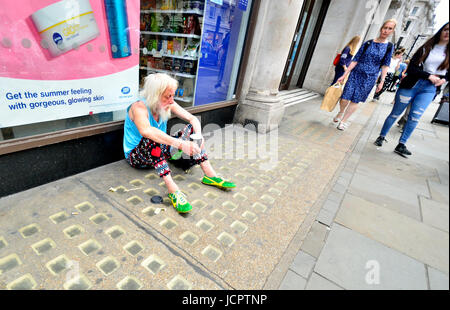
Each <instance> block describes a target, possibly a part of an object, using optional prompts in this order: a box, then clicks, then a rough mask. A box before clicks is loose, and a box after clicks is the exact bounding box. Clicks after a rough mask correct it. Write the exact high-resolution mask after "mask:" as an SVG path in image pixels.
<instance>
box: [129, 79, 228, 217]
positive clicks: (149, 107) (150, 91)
mask: <svg viewBox="0 0 450 310" xmlns="http://www.w3.org/2000/svg"><path fill="white" fill-rule="evenodd" d="M177 89H178V81H177V80H175V79H173V78H172V77H170V76H168V75H166V74H161V73H157V74H150V75H149V76H147V77H146V78H145V83H144V88H143V90H142V92H141V94H140V95H141V98H140V100H139V101H137V102H135V103H133V104H131V105H130V106H129V107H128V108H127V115H126V119H125V125H124V139H123V148H124V153H125V159H126V161H127V162H128V163H129V164H130V165H131V166H132V167H134V168H155V169H156V171H157V173H158V174H159V176H160V177H161V178H162V179H163V180H164V182H165V184H166V186H167V190H168V192H169V194H168V196H169V198H170V200H171V202H172V204H173V206H174V208H175V209H176V210H177V211H178V212H179V213H187V212H189V211H191V210H192V206H191V205H190V204H189V202H188V201H187V199H186V196H185V195H184V194H183V193H182V192H181V191H180V189H179V188H178V186H177V184H176V183H175V182H174V180H173V179H172V176H171V170H170V168H169V164H168V160H169V159H170V158H171V157H172V156H173V154H179V151H182V152H183V153H185V154H187V155H189V156H191V158H192V161H193V163H194V164H198V165H200V167H201V168H202V170H203V173H204V177H203V179H202V183H203V184H206V185H212V186H216V187H218V188H221V189H229V188H234V187H236V185H235V184H234V183H232V182H228V181H226V180H224V179H222V178H221V177H219V176H217V174H216V172H215V171H214V169H213V167H212V166H211V163H210V162H209V161H208V156H207V154H206V152H205V148H204V144H205V143H204V142H205V140H204V139H203V137H202V136H201V130H202V129H201V124H200V122H199V120H198V119H197V118H196V117H195V116H193V115H192V114H191V113H189V112H188V111H186V110H185V109H183V108H182V107H181V106H179V105H178V104H177V103H176V102H175V101H174V97H175V91H176V90H177ZM171 115H174V116H177V117H178V118H180V119H182V120H184V121H186V122H188V123H189V124H188V125H187V126H186V127H185V128H184V129H183V130H181V131H179V132H177V133H176V134H175V135H174V136H170V135H168V134H167V121H168V119H169V118H170V116H171ZM193 133H196V134H197V135H200V137H201V141H202V142H201V145H200V146H199V145H198V144H196V143H195V142H192V141H190V136H191V135H192V134H193Z"/></svg>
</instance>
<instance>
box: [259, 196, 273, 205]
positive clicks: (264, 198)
mask: <svg viewBox="0 0 450 310" xmlns="http://www.w3.org/2000/svg"><path fill="white" fill-rule="evenodd" d="M261 200H262V201H263V202H265V203H267V204H273V203H274V202H275V199H274V198H273V197H272V196H269V195H262V196H261Z"/></svg>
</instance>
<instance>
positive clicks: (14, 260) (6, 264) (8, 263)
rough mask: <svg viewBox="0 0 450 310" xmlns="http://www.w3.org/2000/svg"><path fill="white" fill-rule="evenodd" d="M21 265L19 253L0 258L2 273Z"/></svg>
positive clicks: (0, 270) (0, 272)
mask: <svg viewBox="0 0 450 310" xmlns="http://www.w3.org/2000/svg"><path fill="white" fill-rule="evenodd" d="M20 265H22V262H21V260H20V258H19V256H17V254H11V255H8V256H6V257H3V258H0V275H2V274H3V273H5V272H7V271H9V270H11V269H13V268H15V267H17V266H20Z"/></svg>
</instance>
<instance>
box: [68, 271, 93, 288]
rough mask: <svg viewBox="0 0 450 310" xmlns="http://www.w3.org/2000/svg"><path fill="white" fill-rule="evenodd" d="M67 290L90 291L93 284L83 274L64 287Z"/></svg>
mask: <svg viewBox="0 0 450 310" xmlns="http://www.w3.org/2000/svg"><path fill="white" fill-rule="evenodd" d="M63 287H64V289H65V290H75V291H78V290H89V289H90V288H91V287H92V283H91V282H90V281H89V280H88V279H87V278H86V277H85V276H84V275H82V274H80V275H78V276H76V277H74V278H73V279H70V280H69V281H67V282H66V283H64V285H63Z"/></svg>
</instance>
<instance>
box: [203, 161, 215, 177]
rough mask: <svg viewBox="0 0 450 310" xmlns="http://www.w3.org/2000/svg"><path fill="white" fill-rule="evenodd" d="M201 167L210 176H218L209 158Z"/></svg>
mask: <svg viewBox="0 0 450 310" xmlns="http://www.w3.org/2000/svg"><path fill="white" fill-rule="evenodd" d="M200 167H201V168H202V170H203V173H204V174H205V175H206V176H207V177H210V178H213V177H215V176H216V172H215V171H214V169H213V167H212V166H211V163H210V162H209V160H206V161H204V162H202V163H201V164H200Z"/></svg>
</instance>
